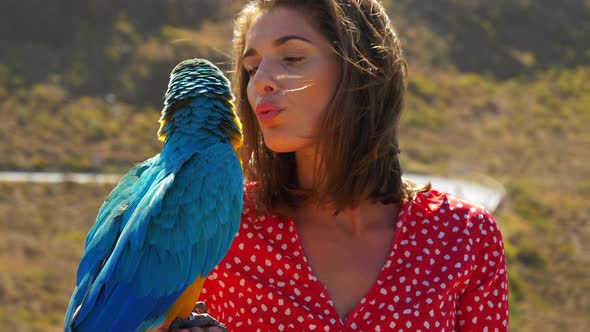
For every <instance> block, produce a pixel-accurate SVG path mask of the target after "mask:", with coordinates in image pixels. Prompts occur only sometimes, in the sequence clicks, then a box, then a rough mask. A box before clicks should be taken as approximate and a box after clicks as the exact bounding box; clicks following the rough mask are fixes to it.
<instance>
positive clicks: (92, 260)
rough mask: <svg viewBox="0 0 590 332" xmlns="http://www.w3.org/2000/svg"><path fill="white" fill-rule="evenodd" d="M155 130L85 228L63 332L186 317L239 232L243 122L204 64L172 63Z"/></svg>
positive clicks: (219, 79)
mask: <svg viewBox="0 0 590 332" xmlns="http://www.w3.org/2000/svg"><path fill="white" fill-rule="evenodd" d="M158 136H159V138H160V140H162V141H163V142H164V146H163V149H162V151H161V153H160V154H158V155H156V156H154V157H153V158H150V159H148V160H146V161H145V162H143V163H141V164H139V165H137V166H135V167H133V168H131V170H130V171H129V173H127V175H125V176H124V177H123V178H122V179H121V181H120V182H119V184H118V185H117V186H116V188H115V189H114V190H113V191H112V192H111V193H110V195H109V196H108V198H107V200H106V201H105V202H104V204H103V205H102V207H101V208H100V210H99V212H98V216H97V218H96V223H95V224H94V226H93V227H92V229H91V230H90V232H89V233H88V236H87V239H86V247H85V251H84V255H83V256H82V259H81V261H80V265H79V267H78V273H77V282H76V288H75V290H74V293H73V294H72V297H71V300H70V304H69V307H68V310H67V313H66V317H65V330H66V331H84V332H91V331H101V332H104V331H117V332H125V331H152V330H153V331H156V330H166V329H167V328H168V326H169V325H170V324H171V323H172V322H173V321H174V320H175V319H176V318H184V319H186V318H188V317H189V315H190V314H191V311H192V309H193V307H194V305H195V302H196V300H197V299H198V297H199V294H200V291H201V287H202V285H203V282H204V280H205V278H206V277H207V275H208V274H209V273H210V271H211V270H212V269H213V267H215V265H217V264H218V263H219V261H220V260H221V259H222V258H223V256H225V254H226V253H227V251H228V250H229V247H230V245H231V243H232V240H233V238H234V235H235V234H236V232H237V231H238V228H239V224H240V217H241V210H242V199H243V177H242V168H241V162H240V160H239V157H238V155H237V150H238V149H239V147H240V145H241V144H242V139H243V138H242V128H241V123H240V121H239V119H238V117H237V115H236V113H235V109H234V105H233V97H232V94H231V90H230V85H229V81H228V80H227V78H225V76H224V75H223V73H222V72H221V71H220V70H219V69H218V68H217V67H215V66H214V65H213V64H212V63H210V62H209V61H207V60H203V59H191V60H185V61H183V62H181V63H180V64H178V65H177V66H176V67H175V68H174V70H173V71H172V73H171V74H170V83H169V84H168V89H167V91H166V100H165V103H164V108H163V110H162V116H161V118H160V129H159V131H158Z"/></svg>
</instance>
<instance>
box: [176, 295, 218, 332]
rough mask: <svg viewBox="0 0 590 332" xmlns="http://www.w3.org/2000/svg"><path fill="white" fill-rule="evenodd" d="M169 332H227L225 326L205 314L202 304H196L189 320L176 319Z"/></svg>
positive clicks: (205, 308)
mask: <svg viewBox="0 0 590 332" xmlns="http://www.w3.org/2000/svg"><path fill="white" fill-rule="evenodd" d="M168 331H169V332H173V331H174V332H227V328H226V327H225V325H223V324H221V323H220V322H219V321H218V320H217V319H215V318H213V317H211V316H210V315H209V314H208V313H207V307H206V306H205V303H204V302H197V303H196V304H195V308H194V309H193V316H192V318H191V319H190V320H185V319H176V320H175V321H174V322H172V325H171V326H170V329H169V330H168Z"/></svg>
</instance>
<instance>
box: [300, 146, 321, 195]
mask: <svg viewBox="0 0 590 332" xmlns="http://www.w3.org/2000/svg"><path fill="white" fill-rule="evenodd" d="M316 158H318V156H317V154H316V152H315V149H304V150H301V151H297V152H295V162H296V166H297V180H298V183H299V186H300V188H301V189H311V188H312V187H313V181H314V174H315V171H316V170H315V169H316V167H318V165H316Z"/></svg>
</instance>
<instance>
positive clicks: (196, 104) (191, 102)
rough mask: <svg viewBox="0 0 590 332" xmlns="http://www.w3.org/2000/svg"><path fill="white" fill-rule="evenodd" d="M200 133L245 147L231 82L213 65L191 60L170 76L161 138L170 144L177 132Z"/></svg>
mask: <svg viewBox="0 0 590 332" xmlns="http://www.w3.org/2000/svg"><path fill="white" fill-rule="evenodd" d="M199 130H205V131H209V132H210V133H211V134H213V135H215V136H220V137H222V138H224V139H227V140H229V141H230V142H231V143H232V145H233V146H234V149H235V150H237V149H238V148H239V147H240V146H241V145H242V141H243V136H242V124H241V122H240V119H239V118H238V116H237V114H236V110H235V106H234V97H233V95H232V93H231V86H230V82H229V80H228V79H227V78H226V77H225V75H224V74H223V73H222V72H221V70H219V68H217V67H216V66H215V65H214V64H212V63H211V62H209V61H207V60H205V59H189V60H184V61H182V62H181V63H179V64H178V65H176V67H174V69H173V70H172V73H170V82H169V83H168V89H167V90H166V100H165V102H164V108H163V109H162V116H161V117H160V129H159V130H158V138H159V139H160V140H161V141H163V142H167V140H168V139H169V138H170V136H171V135H174V133H175V132H183V133H185V134H187V133H188V134H190V133H191V132H195V131H199Z"/></svg>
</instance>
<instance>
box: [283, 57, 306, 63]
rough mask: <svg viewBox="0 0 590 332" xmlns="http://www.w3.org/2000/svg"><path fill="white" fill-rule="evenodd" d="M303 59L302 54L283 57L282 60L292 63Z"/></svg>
mask: <svg viewBox="0 0 590 332" xmlns="http://www.w3.org/2000/svg"><path fill="white" fill-rule="evenodd" d="M303 59H304V58H303V57H302V56H300V57H294V56H288V57H285V58H283V61H285V62H288V63H291V64H293V63H297V62H300V61H302V60H303Z"/></svg>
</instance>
